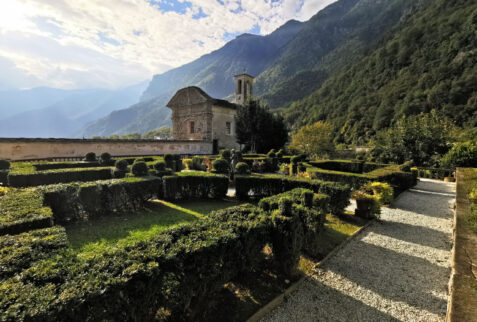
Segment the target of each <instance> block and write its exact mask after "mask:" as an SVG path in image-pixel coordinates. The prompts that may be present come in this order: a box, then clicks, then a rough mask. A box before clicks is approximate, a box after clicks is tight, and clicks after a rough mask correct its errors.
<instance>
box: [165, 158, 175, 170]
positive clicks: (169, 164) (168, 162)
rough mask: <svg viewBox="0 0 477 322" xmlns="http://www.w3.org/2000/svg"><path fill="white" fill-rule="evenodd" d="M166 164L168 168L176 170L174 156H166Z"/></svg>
mask: <svg viewBox="0 0 477 322" xmlns="http://www.w3.org/2000/svg"><path fill="white" fill-rule="evenodd" d="M164 162H166V167H167V168H170V169H172V168H174V156H173V155H172V154H164Z"/></svg>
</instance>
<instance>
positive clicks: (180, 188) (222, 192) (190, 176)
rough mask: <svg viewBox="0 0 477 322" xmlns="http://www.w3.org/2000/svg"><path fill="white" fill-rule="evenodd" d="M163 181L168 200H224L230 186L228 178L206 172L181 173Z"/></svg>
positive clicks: (166, 177)
mask: <svg viewBox="0 0 477 322" xmlns="http://www.w3.org/2000/svg"><path fill="white" fill-rule="evenodd" d="M162 179H163V191H164V199H166V200H179V199H190V198H200V199H204V198H219V199H220V198H224V197H225V196H226V195H227V190H228V184H229V179H228V177H226V176H223V175H215V174H211V173H206V172H181V173H178V174H177V175H176V176H164V177H162Z"/></svg>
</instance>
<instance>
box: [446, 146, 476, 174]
mask: <svg viewBox="0 0 477 322" xmlns="http://www.w3.org/2000/svg"><path fill="white" fill-rule="evenodd" d="M441 163H442V165H443V166H445V167H449V168H457V167H475V166H476V165H477V142H472V141H468V142H464V143H458V144H456V145H454V146H453V147H452V149H450V151H449V152H447V154H445V155H444V157H443V158H442V160H441Z"/></svg>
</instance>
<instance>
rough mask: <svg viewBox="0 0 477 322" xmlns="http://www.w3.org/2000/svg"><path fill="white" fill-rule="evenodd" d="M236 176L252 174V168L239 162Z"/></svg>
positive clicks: (236, 167)
mask: <svg viewBox="0 0 477 322" xmlns="http://www.w3.org/2000/svg"><path fill="white" fill-rule="evenodd" d="M235 173H236V174H250V167H249V166H248V164H246V163H245V162H239V163H237V165H236V166H235Z"/></svg>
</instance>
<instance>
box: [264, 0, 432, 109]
mask: <svg viewBox="0 0 477 322" xmlns="http://www.w3.org/2000/svg"><path fill="white" fill-rule="evenodd" d="M426 2H427V1H423V0H373V1H370V0H340V1H337V2H335V3H333V4H332V5H330V6H328V7H327V8H325V9H323V10H322V11H320V12H319V13H317V14H316V15H315V16H313V17H312V18H311V19H310V20H309V21H307V22H306V24H305V26H304V27H303V29H302V30H301V31H300V32H299V33H298V34H297V35H296V36H295V38H294V39H293V40H292V41H290V42H289V43H288V44H287V46H286V47H285V48H284V50H283V52H282V53H281V55H280V57H279V58H278V59H277V61H276V62H274V63H273V64H272V65H271V66H270V67H269V68H267V70H265V71H264V72H263V73H261V74H260V75H259V77H258V78H257V80H256V83H255V87H256V93H257V94H258V95H260V96H261V98H262V99H263V100H265V101H266V102H267V103H268V104H269V105H270V106H271V107H286V106H288V105H290V104H291V103H292V102H294V101H296V100H298V99H301V98H303V97H305V96H307V95H308V94H310V93H312V92H313V91H314V90H316V89H318V88H320V86H321V85H322V84H323V82H324V81H325V80H326V79H327V78H328V77H329V76H331V75H334V74H335V73H337V72H338V71H340V69H341V68H342V67H343V66H344V65H346V64H347V63H349V61H352V60H356V59H357V58H359V57H360V56H361V55H362V54H363V53H364V52H365V51H366V50H367V49H369V48H370V47H371V46H373V45H375V44H376V43H377V42H378V41H379V40H380V39H382V38H383V37H384V36H386V35H387V34H388V33H389V31H390V30H391V29H392V28H393V27H394V26H396V24H398V23H399V22H400V21H402V20H404V19H405V18H406V17H407V16H409V15H411V14H413V13H414V12H415V11H417V8H419V7H420V6H421V5H423V4H424V3H426Z"/></svg>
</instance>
